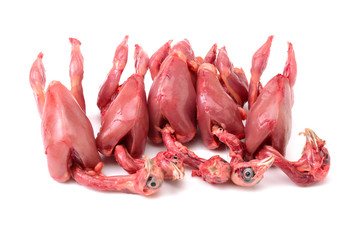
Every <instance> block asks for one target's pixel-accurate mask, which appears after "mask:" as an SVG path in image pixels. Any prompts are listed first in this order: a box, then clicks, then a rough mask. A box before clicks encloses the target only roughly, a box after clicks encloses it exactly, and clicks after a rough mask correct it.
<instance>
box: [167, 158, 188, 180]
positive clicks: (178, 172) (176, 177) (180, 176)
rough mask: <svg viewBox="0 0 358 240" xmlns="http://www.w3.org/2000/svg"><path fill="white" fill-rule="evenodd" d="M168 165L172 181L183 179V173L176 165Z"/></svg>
mask: <svg viewBox="0 0 358 240" xmlns="http://www.w3.org/2000/svg"><path fill="white" fill-rule="evenodd" d="M170 165H171V166H172V168H173V169H174V170H173V180H181V179H183V178H184V175H185V173H184V171H182V170H180V169H179V168H178V166H177V165H175V164H174V163H172V162H170Z"/></svg>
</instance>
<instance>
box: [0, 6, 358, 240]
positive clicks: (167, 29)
mask: <svg viewBox="0 0 358 240" xmlns="http://www.w3.org/2000/svg"><path fill="white" fill-rule="evenodd" d="M8 2H9V3H4V2H1V3H0V34H1V37H0V72H1V80H0V81H1V88H0V91H1V93H0V97H1V101H0V102H1V112H2V114H1V124H0V126H1V138H2V144H1V150H2V151H1V154H2V157H1V170H0V171H1V174H0V177H1V179H0V183H1V190H0V191H1V198H0V211H1V212H0V219H1V220H2V221H1V222H2V223H1V224H0V229H1V230H0V236H1V237H0V238H1V239H29V238H31V239H32V238H36V239H64V238H66V239H79V238H80V239H98V238H101V239H128V238H134V237H138V239H139V237H140V238H141V239H152V238H156V239H164V238H166V239H189V238H197V239H204V238H206V239H214V238H220V239H233V238H234V239H264V238H269V237H270V238H273V237H274V238H275V239H302V238H306V239H324V238H327V237H330V239H338V238H340V239H344V238H346V239H353V238H357V237H358V234H357V232H356V227H357V215H358V208H357V203H358V198H357V193H358V192H357V177H356V174H357V167H358V166H357V159H356V158H357V156H356V152H357V151H356V149H357V140H356V139H357V134H358V131H357V127H356V122H357V107H356V104H357V92H356V91H357V81H358V79H357V74H356V72H357V68H358V61H357V55H358V51H357V43H358V37H357V22H358V17H357V11H356V10H357V7H356V5H355V4H354V1H351V2H348V1H328V0H326V1H297V2H290V1H263V2H258V1H245V2H239V1H236V3H234V1H232V2H225V1H208V0H207V1H203V2H200V3H199V2H195V1H183V0H181V1H177V2H174V3H170V2H169V1H162V2H156V1H146V2H134V1H131V2H130V3H129V1H128V2H127V3H121V2H120V1H117V2H115V1H113V2H107V1H100V2H92V1H83V2H77V1H64V0H62V1H56V2H50V1H43V2H40V1H23V2H21V1H11V3H10V1H8ZM126 34H128V35H129V45H130V48H129V50H130V51H129V54H130V56H129V61H128V64H127V68H126V69H125V71H124V73H123V75H122V78H123V80H124V79H126V78H127V77H129V76H130V75H131V74H132V73H133V71H134V67H133V60H132V56H133V51H134V44H136V43H138V44H140V45H141V46H142V47H143V48H144V49H145V50H146V51H147V52H148V54H149V55H151V54H153V53H154V52H155V51H156V50H157V49H158V48H159V47H160V46H161V45H162V44H164V42H166V41H168V40H169V39H174V41H179V40H182V39H183V38H188V39H189V40H190V42H191V44H192V46H193V49H194V51H195V53H196V55H201V56H205V54H206V52H207V51H208V50H209V48H210V47H211V46H212V44H213V43H215V42H216V43H218V46H219V47H221V46H223V45H225V46H226V48H227V51H228V53H229V56H230V58H231V60H232V62H233V63H234V64H235V66H237V67H242V68H243V69H244V70H245V72H246V75H247V77H248V78H249V77H250V74H249V73H250V64H251V57H252V55H253V53H254V52H255V51H256V50H257V48H258V47H260V46H261V45H262V44H263V43H264V42H265V41H266V39H267V37H268V36H269V35H275V38H274V41H273V45H272V52H271V56H270V59H269V63H268V66H267V70H266V72H265V73H264V75H263V78H262V79H263V83H266V82H267V81H268V80H269V79H270V78H271V77H273V76H274V75H275V74H277V73H280V72H282V70H283V66H284V63H285V60H286V52H287V41H290V42H292V43H293V46H294V49H295V52H296V58H297V63H298V76H297V82H296V85H295V88H294V90H295V104H294V107H293V110H292V111H293V129H292V137H291V141H290V143H289V146H288V150H287V158H288V159H290V160H292V161H294V160H298V159H299V157H300V152H301V150H302V148H303V144H304V137H300V136H298V133H299V132H300V131H302V130H303V129H304V128H306V127H309V128H312V129H314V130H315V131H316V133H317V134H318V136H320V137H321V138H322V139H325V140H326V141H327V147H328V149H329V151H330V154H331V163H332V164H331V170H330V173H329V174H328V177H327V179H326V180H325V181H324V182H322V183H320V184H316V185H314V186H311V187H298V186H296V185H295V184H293V183H292V182H291V181H290V180H289V179H288V178H287V177H286V175H284V174H283V173H282V172H281V171H280V170H279V169H277V168H276V169H270V171H269V172H268V173H267V174H266V176H265V178H264V179H263V180H262V181H261V182H260V184H258V185H257V186H255V187H253V188H250V189H246V188H241V187H237V186H235V185H233V184H227V185H225V186H213V185H209V184H207V183H205V182H203V181H202V180H201V179H200V178H192V177H191V176H190V173H191V170H190V169H187V171H186V177H185V178H184V180H182V181H181V182H165V184H164V185H163V187H162V189H161V190H160V192H159V193H158V194H156V195H154V196H151V197H143V196H139V195H133V194H121V193H103V192H98V191H93V190H90V189H88V188H85V187H82V186H79V185H78V184H76V183H75V182H74V181H70V182H68V183H65V184H61V183H57V182H56V181H54V180H52V179H51V178H50V176H49V174H48V170H47V162H46V156H45V154H44V149H43V145H42V138H41V131H40V118H39V116H38V113H37V108H36V104H35V101H34V98H33V95H32V91H31V88H30V84H29V80H28V76H29V71H30V67H31V65H32V63H33V61H34V60H35V59H36V56H37V54H38V53H39V52H40V51H42V52H43V53H44V58H43V62H44V65H45V68H46V75H47V80H48V82H50V81H51V80H60V81H62V82H63V83H64V84H65V85H66V86H69V77H68V66H69V60H70V50H71V46H70V43H69V41H68V38H69V37H75V38H78V39H79V40H80V41H82V47H81V50H82V54H83V56H84V59H85V76H84V81H83V85H84V91H85V98H86V101H87V102H86V103H87V108H88V110H87V112H88V116H89V118H90V120H91V121H92V123H93V126H94V131H95V134H96V133H97V132H98V129H99V111H98V110H97V108H96V98H97V92H98V90H99V86H100V85H101V84H102V82H103V81H104V80H105V78H106V75H107V73H108V71H109V69H110V68H111V64H112V58H113V54H114V51H115V48H116V46H117V45H118V44H119V43H120V42H121V41H122V39H123V37H124V36H125V35H126ZM150 84H151V80H150V76H149V74H147V77H146V85H147V87H148V88H147V90H149V87H150ZM187 146H188V147H189V148H190V149H191V150H194V151H196V153H197V154H198V155H199V156H202V157H209V156H211V155H214V154H221V155H222V156H223V157H224V158H225V159H227V160H229V159H228V151H227V150H226V149H221V150H220V151H208V150H205V149H204V147H203V146H202V144H201V141H200V138H196V139H195V140H194V141H193V143H190V144H188V145H187ZM162 149H164V148H163V147H161V146H159V147H158V146H153V145H152V144H151V143H150V142H148V147H147V150H146V155H148V156H150V157H153V156H154V155H155V153H156V152H158V151H160V150H162ZM104 172H105V173H107V174H125V173H124V172H123V171H122V170H121V169H120V167H118V166H117V165H116V163H115V162H111V161H108V160H107V161H106V167H105V169H104Z"/></svg>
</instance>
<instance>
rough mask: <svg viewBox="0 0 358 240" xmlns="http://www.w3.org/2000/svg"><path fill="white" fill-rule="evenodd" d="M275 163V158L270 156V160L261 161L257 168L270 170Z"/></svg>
mask: <svg viewBox="0 0 358 240" xmlns="http://www.w3.org/2000/svg"><path fill="white" fill-rule="evenodd" d="M274 161H275V158H274V157H273V156H270V157H268V158H265V159H263V160H261V161H260V162H259V163H258V164H257V166H259V167H266V168H270V167H271V166H272V164H273V163H274Z"/></svg>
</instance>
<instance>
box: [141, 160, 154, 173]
mask: <svg viewBox="0 0 358 240" xmlns="http://www.w3.org/2000/svg"><path fill="white" fill-rule="evenodd" d="M144 158H145V162H144V168H145V170H147V173H148V175H149V174H150V172H151V171H152V168H153V166H154V165H155V163H154V161H153V160H152V159H151V158H148V157H146V156H144Z"/></svg>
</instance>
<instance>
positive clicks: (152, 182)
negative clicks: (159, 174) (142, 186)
mask: <svg viewBox="0 0 358 240" xmlns="http://www.w3.org/2000/svg"><path fill="white" fill-rule="evenodd" d="M160 185H161V182H160V181H158V179H157V178H156V177H154V176H149V177H148V180H147V187H149V188H151V189H157V188H159V187H160Z"/></svg>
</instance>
